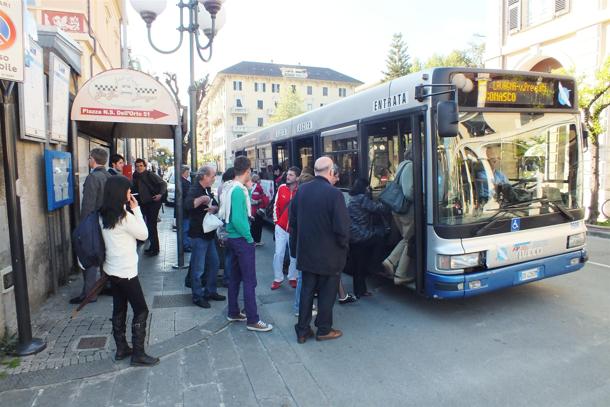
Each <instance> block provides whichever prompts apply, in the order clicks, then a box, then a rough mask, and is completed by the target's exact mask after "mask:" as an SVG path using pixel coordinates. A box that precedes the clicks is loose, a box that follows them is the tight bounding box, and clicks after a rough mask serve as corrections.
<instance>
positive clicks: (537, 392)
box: [266, 237, 610, 406]
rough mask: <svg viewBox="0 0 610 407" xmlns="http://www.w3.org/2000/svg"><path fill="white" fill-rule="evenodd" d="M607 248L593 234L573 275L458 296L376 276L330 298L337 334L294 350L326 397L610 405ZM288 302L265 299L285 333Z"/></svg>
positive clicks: (367, 401) (343, 401)
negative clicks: (367, 287)
mask: <svg viewBox="0 0 610 407" xmlns="http://www.w3.org/2000/svg"><path fill="white" fill-rule="evenodd" d="M609 247H610V240H608V239H601V238H596V237H591V238H589V241H588V248H589V251H590V259H591V262H590V263H589V264H587V265H586V266H585V268H584V269H582V270H580V271H579V272H576V273H572V274H569V275H564V276H560V277H555V278H552V279H548V280H543V281H540V282H535V283H531V284H528V285H524V286H520V287H515V288H511V289H508V290H504V291H500V292H495V293H490V294H487V295H483V296H479V297H474V298H470V299H465V300H459V301H438V300H427V299H425V298H421V297H418V296H416V295H415V294H414V293H412V292H410V291H408V290H406V289H403V288H399V287H394V286H392V285H390V284H389V282H385V281H377V282H376V283H377V284H378V286H377V287H375V290H374V293H375V295H374V296H373V297H371V298H365V299H362V300H360V301H359V302H358V303H356V304H350V305H345V306H340V305H337V306H335V326H336V327H337V328H339V329H342V330H343V331H344V334H345V335H344V337H343V338H341V339H339V340H336V341H329V342H326V343H316V342H315V341H308V342H307V343H306V344H304V345H301V346H296V347H295V349H296V352H297V353H298V355H299V357H300V358H301V360H302V361H303V363H304V364H305V366H306V367H307V368H308V369H309V370H310V372H311V374H312V375H313V377H315V379H316V381H317V383H318V384H319V386H320V388H321V390H322V392H323V393H324V394H325V396H326V397H327V398H328V400H329V402H330V405H359V406H378V405H385V406H390V405H391V406H406V405H414V406H415V405H417V406H428V405H447V406H458V405H464V406H609V405H610V375H609V372H610V344H609V341H608V338H609V337H610V324H609V316H608V315H609V310H610V294H609V292H610V250H608V248H609ZM344 280H345V281H346V282H347V281H349V280H350V277H349V276H344ZM284 289H285V288H284ZM288 306H289V302H276V303H270V304H267V305H266V308H267V310H269V311H270V314H271V315H272V317H273V319H274V321H275V323H276V327H278V328H280V329H281V331H282V333H283V334H284V335H285V336H286V337H290V335H293V332H294V331H293V328H292V326H293V324H294V322H295V318H294V317H291V315H290V314H289V313H288V312H286V308H287V307H288Z"/></svg>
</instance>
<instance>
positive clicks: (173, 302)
mask: <svg viewBox="0 0 610 407" xmlns="http://www.w3.org/2000/svg"><path fill="white" fill-rule="evenodd" d="M161 216H162V221H161V223H159V240H160V244H161V252H160V254H159V256H157V257H152V258H151V257H146V256H144V255H141V256H140V265H139V277H140V282H141V284H142V289H143V291H144V295H145V297H146V303H147V304H148V307H149V310H150V315H149V320H148V327H149V330H148V338H147V344H148V345H149V346H150V345H157V344H159V345H161V344H163V343H164V342H165V341H167V340H169V339H172V338H176V337H178V336H180V335H181V334H183V333H186V332H188V331H189V330H191V329H193V328H195V327H201V326H206V325H205V324H206V323H208V322H210V321H214V317H217V316H221V315H222V316H224V309H225V307H226V302H214V301H212V308H211V309H202V308H199V307H196V306H194V305H193V304H192V301H191V290H190V289H189V288H186V287H185V286H184V276H185V275H186V270H177V269H174V268H172V266H173V265H175V264H177V261H176V259H177V255H176V234H175V232H172V228H171V226H172V221H173V210H172V209H171V208H166V210H165V213H164V214H161ZM188 256H189V255H188V254H186V255H185V263H186V264H188V259H189V257H188ZM81 288H82V277H81V276H80V275H75V274H74V275H72V276H71V281H70V282H69V284H67V285H66V286H64V287H61V288H60V289H59V291H58V293H57V294H56V295H54V296H52V297H51V298H49V299H48V300H47V301H46V303H45V304H44V305H43V306H42V307H41V308H40V309H39V310H38V311H37V312H36V313H34V314H33V315H32V331H33V334H34V337H38V338H41V339H43V340H44V341H46V342H47V348H46V349H45V350H44V351H42V352H40V353H38V354H36V355H32V356H28V357H24V358H20V359H19V360H20V364H19V366H17V367H15V368H13V369H10V368H7V367H6V366H2V367H1V368H0V374H2V375H9V377H10V376H13V375H22V374H25V373H33V372H40V371H48V370H50V369H55V370H56V369H59V368H65V367H68V366H70V367H79V371H82V372H84V373H86V372H87V371H88V369H89V368H91V369H93V370H91V371H92V372H94V371H96V370H95V369H94V368H93V367H91V366H92V365H91V364H92V363H93V362H104V361H110V362H112V358H113V356H114V351H115V349H116V348H115V344H114V340H113V338H112V323H111V321H110V317H111V316H112V297H111V296H106V295H102V296H99V297H98V300H97V302H95V303H90V304H88V305H87V306H86V307H85V308H84V309H83V310H82V311H81V312H79V314H78V315H77V317H76V318H74V319H70V316H71V313H72V311H73V310H74V309H75V308H76V306H74V305H70V304H69V303H68V300H69V299H70V298H71V297H73V296H75V295H77V294H78V293H79V292H80V290H81ZM225 291H226V289H224V288H219V292H220V293H221V294H225ZM131 316H132V315H131V309H129V314H128V318H129V320H128V324H127V336H128V340H130V337H131V330H130V324H131ZM224 325H225V324H224V323H222V324H218V322H217V321H214V322H213V323H212V326H213V327H214V328H215V329H216V330H217V329H220V328H222V327H223V326H224ZM151 353H153V354H154V352H151ZM112 363H113V362H112ZM87 366H89V367H87ZM8 382H14V378H13V379H12V380H8ZM6 383H7V380H6V379H5V380H1V379H0V391H2V390H4V389H6V388H7V387H6Z"/></svg>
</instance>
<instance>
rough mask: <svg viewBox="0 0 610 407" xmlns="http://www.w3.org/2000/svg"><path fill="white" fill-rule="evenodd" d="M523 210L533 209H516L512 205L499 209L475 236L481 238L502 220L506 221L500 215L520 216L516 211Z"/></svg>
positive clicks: (476, 231)
mask: <svg viewBox="0 0 610 407" xmlns="http://www.w3.org/2000/svg"><path fill="white" fill-rule="evenodd" d="M523 209H531V208H530V207H523V208H522V207H515V208H513V207H512V206H511V205H509V206H504V207H502V208H499V209H498V211H497V212H496V213H494V214H493V215H492V216H491V217H490V218H489V219H487V223H486V224H484V225H482V226H481V227H480V228H478V229H477V230H475V232H474V235H475V236H480V235H481V234H482V233H483V232H485V231H486V230H487V229H489V228H491V226H492V225H493V224H494V223H496V222H497V221H499V220H500V219H504V218H500V215H503V214H506V213H512V214H513V215H515V216H518V215H517V214H516V213H515V211H516V210H523Z"/></svg>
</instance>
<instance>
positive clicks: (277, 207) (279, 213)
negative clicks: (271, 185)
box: [271, 167, 301, 290]
mask: <svg viewBox="0 0 610 407" xmlns="http://www.w3.org/2000/svg"><path fill="white" fill-rule="evenodd" d="M299 175H301V170H300V168H298V167H290V168H289V169H288V171H287V172H286V183H285V184H282V185H280V187H279V188H278V189H277V195H276V196H275V203H274V205H273V221H274V222H275V254H274V255H273V274H274V278H273V283H271V289H272V290H277V289H278V288H280V286H281V285H282V281H284V272H283V265H284V254H285V253H286V246H287V245H288V238H289V237H290V235H289V233H288V209H289V207H290V201H291V200H292V198H293V197H294V195H295V194H296V193H297V186H298V183H297V177H298V176H299ZM288 281H289V282H290V286H291V287H292V288H296V287H297V260H296V258H295V256H294V254H293V253H290V266H289V267H288Z"/></svg>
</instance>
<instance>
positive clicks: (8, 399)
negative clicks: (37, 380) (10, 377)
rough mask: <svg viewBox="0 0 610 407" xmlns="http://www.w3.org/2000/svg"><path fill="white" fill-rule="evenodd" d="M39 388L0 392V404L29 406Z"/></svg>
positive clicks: (20, 406) (17, 406) (18, 406)
mask: <svg viewBox="0 0 610 407" xmlns="http://www.w3.org/2000/svg"><path fill="white" fill-rule="evenodd" d="M38 392H39V390H13V391H7V392H4V393H2V394H0V404H2V405H3V406H7V407H9V406H10V407H26V406H31V405H32V403H33V402H34V400H35V399H36V396H37V395H38Z"/></svg>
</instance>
